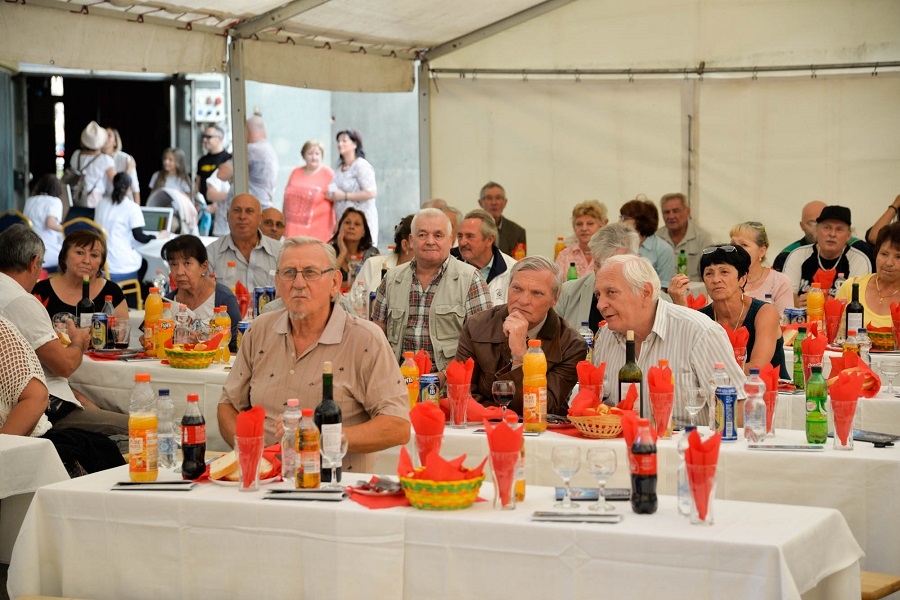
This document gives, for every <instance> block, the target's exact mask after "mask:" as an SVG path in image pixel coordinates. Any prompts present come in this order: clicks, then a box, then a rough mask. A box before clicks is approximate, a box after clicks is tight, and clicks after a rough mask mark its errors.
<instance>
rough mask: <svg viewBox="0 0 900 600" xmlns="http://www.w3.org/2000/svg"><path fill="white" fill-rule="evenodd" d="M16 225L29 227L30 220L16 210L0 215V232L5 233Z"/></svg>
mask: <svg viewBox="0 0 900 600" xmlns="http://www.w3.org/2000/svg"><path fill="white" fill-rule="evenodd" d="M16 223H21V224H22V225H27V226H28V227H31V219H29V218H28V217H26V216H25V215H23V214H22V213H20V212H19V211H17V210H16V209H11V210H8V211H6V212H4V213H0V231H6V230H7V229H8V228H10V227H12V226H13V225H15V224H16Z"/></svg>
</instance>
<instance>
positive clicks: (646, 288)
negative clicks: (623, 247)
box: [594, 255, 744, 425]
mask: <svg viewBox="0 0 900 600" xmlns="http://www.w3.org/2000/svg"><path fill="white" fill-rule="evenodd" d="M659 290H660V282H659V277H658V276H657V275H656V271H655V270H654V269H653V265H652V264H650V261H648V260H647V259H646V258H642V257H640V256H633V255H622V256H613V257H611V258H609V259H608V260H606V261H604V263H603V266H602V267H601V268H600V270H599V272H598V273H597V281H596V283H595V285H594V292H595V294H596V295H597V308H598V310H599V311H600V312H601V313H602V314H603V317H604V318H605V319H606V325H605V326H604V327H601V328H600V329H599V330H598V331H597V340H596V345H595V347H594V364H595V365H599V364H600V363H601V362H605V363H606V373H607V374H608V375H609V376H608V377H606V378H605V379H606V383H605V384H604V396H609V397H610V398H612V399H613V400H618V391H617V390H616V373H618V372H619V369H621V368H622V366H623V365H624V364H625V333H626V332H627V331H628V330H632V331H634V347H635V357H636V360H637V363H638V366H639V367H640V368H641V371H642V372H643V373H644V381H643V384H642V385H643V387H644V389H643V394H642V397H643V399H644V400H643V402H644V406H643V414H644V415H645V416H649V415H650V406H649V398H650V394H649V392H648V390H647V372H648V371H649V369H650V367H651V366H655V365H657V363H658V361H659V360H660V359H665V360H668V361H669V366H670V367H671V369H672V374H673V375H674V376H675V381H676V387H677V386H679V385H685V383H686V382H687V383H688V384H689V385H692V386H697V387H702V388H704V389H706V388H707V387H708V386H709V381H710V379H711V378H712V374H713V369H714V364H715V363H716V362H722V363H724V364H725V370H726V372H727V373H728V376H729V377H730V378H731V384H732V385H733V386H734V387H735V388H737V394H738V398H739V399H743V398H744V389H743V388H744V386H743V383H744V372H743V371H742V370H741V368H740V367H739V366H738V364H737V362H736V361H735V360H734V351H733V350H732V348H731V343H730V342H729V341H728V336H727V335H726V333H725V330H724V329H723V328H722V326H721V325H719V324H718V323H716V322H715V321H713V320H711V319H710V318H709V317H706V315H703V314H700V313H699V312H697V311H696V310H693V309H689V308H685V307H681V306H676V305H674V304H670V303H668V302H660V300H659ZM736 412H737V415H738V416H740V415H742V412H741V410H740V409H739V408H738V409H737V410H736ZM674 414H675V423H676V424H684V423H687V412H686V411H685V410H684V407H683V406H682V405H681V403H680V402H676V403H675V412H674ZM707 418H708V414H707V411H701V412H700V414H699V415H698V416H697V424H698V425H704V424H706V420H707Z"/></svg>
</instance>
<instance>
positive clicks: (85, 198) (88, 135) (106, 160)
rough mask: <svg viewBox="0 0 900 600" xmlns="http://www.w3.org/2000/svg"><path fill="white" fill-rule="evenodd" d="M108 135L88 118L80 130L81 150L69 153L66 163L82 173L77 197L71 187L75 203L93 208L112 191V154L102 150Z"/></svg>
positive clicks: (113, 175)
mask: <svg viewBox="0 0 900 600" xmlns="http://www.w3.org/2000/svg"><path fill="white" fill-rule="evenodd" d="M108 137H109V134H108V133H107V132H106V129H104V128H103V127H100V125H98V124H97V122H96V121H91V122H90V123H88V126H87V127H85V128H84V131H82V132H81V149H80V150H76V151H75V152H73V153H72V160H71V161H70V163H69V164H70V166H71V167H72V169H73V170H74V171H77V172H78V173H83V174H84V184H83V185H82V187H81V190H80V193H78V194H77V196H78V197H74V196H75V195H76V194H75V193H74V192H75V191H74V190H73V198H72V202H73V203H74V205H75V206H84V207H87V208H96V207H97V204H99V203H100V200H101V199H102V198H104V197H106V198H109V197H110V194H112V180H113V177H115V175H116V164H115V161H114V160H113V157H111V156H109V155H108V154H104V153H103V146H104V145H105V144H106V140H107V138H108Z"/></svg>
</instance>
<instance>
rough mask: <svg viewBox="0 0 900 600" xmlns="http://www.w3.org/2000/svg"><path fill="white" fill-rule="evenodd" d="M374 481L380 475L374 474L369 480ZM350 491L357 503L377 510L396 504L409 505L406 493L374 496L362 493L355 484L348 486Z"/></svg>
mask: <svg viewBox="0 0 900 600" xmlns="http://www.w3.org/2000/svg"><path fill="white" fill-rule="evenodd" d="M369 481H370V482H372V483H374V482H376V481H378V476H377V475H373V476H372V478H371V479H370V480H369ZM347 490H348V491H349V492H350V499H351V500H353V501H354V502H356V503H357V504H361V505H363V506H365V507H366V508H369V509H373V510H377V509H380V508H393V507H395V506H409V505H410V504H409V500H407V499H406V494H404V493H399V494H379V495H377V496H372V495H369V494H361V493H359V491H357V489H356V488H355V487H353V486H350V487H348V488H347Z"/></svg>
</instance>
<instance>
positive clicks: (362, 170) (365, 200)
mask: <svg viewBox="0 0 900 600" xmlns="http://www.w3.org/2000/svg"><path fill="white" fill-rule="evenodd" d="M337 145H338V153H339V154H340V155H341V161H340V168H338V170H337V172H336V173H335V174H334V181H332V182H331V185H329V186H328V193H327V194H326V196H327V197H328V198H329V199H330V200H331V201H332V202H334V214H335V215H337V218H338V219H340V217H341V216H342V215H343V214H344V211H345V210H347V209H348V208H355V209H356V210H358V211H360V212H362V213H363V214H364V215H366V222H367V223H368V224H369V229H370V230H371V231H372V245H373V246H377V245H378V210H377V208H376V207H375V194H376V193H377V192H378V188H377V187H376V185H375V169H374V168H372V165H371V164H370V163H369V161H367V160H366V158H365V157H366V153H365V152H363V144H362V137H360V135H359V132H358V131H355V130H347V131H341V132H338V134H337Z"/></svg>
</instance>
